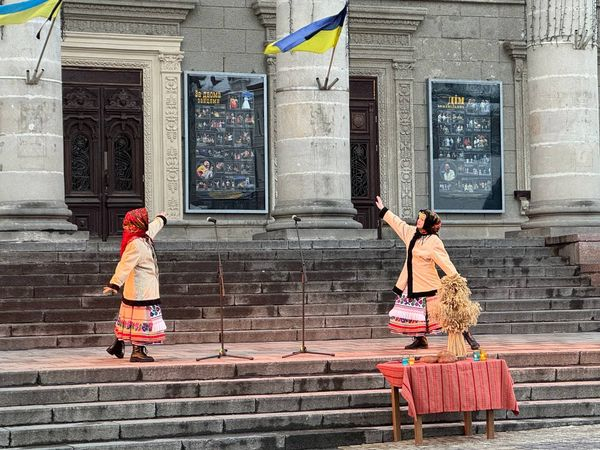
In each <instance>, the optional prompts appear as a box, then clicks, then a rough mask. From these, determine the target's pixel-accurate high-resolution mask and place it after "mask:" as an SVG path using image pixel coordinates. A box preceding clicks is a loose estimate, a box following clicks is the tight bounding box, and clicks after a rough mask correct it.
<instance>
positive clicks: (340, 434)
mask: <svg viewBox="0 0 600 450" xmlns="http://www.w3.org/2000/svg"><path fill="white" fill-rule="evenodd" d="M598 422H600V419H598V418H588V417H584V418H560V419H552V420H547V419H517V420H503V421H500V422H496V426H495V428H496V431H501V432H504V431H522V430H531V429H539V428H548V427H567V426H581V425H590V424H595V423H598ZM565 430H566V431H567V432H568V429H565ZM473 433H475V434H484V433H485V422H483V421H482V422H473ZM462 434H463V428H462V424H461V423H455V424H438V423H436V424H428V423H425V424H423V435H424V436H425V437H426V438H431V437H441V436H453V435H462ZM412 439H414V434H413V426H412V422H409V425H404V424H403V426H402V440H404V441H410V440H412ZM391 441H392V432H391V427H390V426H383V427H356V428H337V429H319V430H287V431H281V432H274V433H252V434H247V433H240V434H227V433H224V434H220V435H213V436H181V437H176V438H170V439H168V438H167V439H139V440H135V441H122V440H121V441H106V442H96V443H81V444H70V445H65V446H51V447H49V446H44V447H37V446H35V447H27V449H29V450H34V449H44V450H48V449H53V450H73V449H80V450H84V449H85V450H92V449H93V450H134V449H135V450H180V449H181V448H186V449H188V448H189V449H203V450H264V449H269V450H285V449H288V450H289V449H296V450H302V449H312V450H315V449H334V448H346V446H352V445H361V444H380V445H381V443H382V442H383V443H390V442H391ZM426 444H427V443H426ZM380 445H379V446H380ZM388 445H389V444H388ZM379 446H377V448H379ZM13 449H14V450H25V449H24V448H22V447H13Z"/></svg>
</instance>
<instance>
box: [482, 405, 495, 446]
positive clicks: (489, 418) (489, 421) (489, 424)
mask: <svg viewBox="0 0 600 450" xmlns="http://www.w3.org/2000/svg"><path fill="white" fill-rule="evenodd" d="M485 419H486V420H485V421H486V424H485V429H486V432H487V438H488V439H494V438H495V437H496V436H495V435H494V410H493V409H488V410H487V411H486V412H485Z"/></svg>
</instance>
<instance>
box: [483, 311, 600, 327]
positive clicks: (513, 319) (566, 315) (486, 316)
mask: <svg viewBox="0 0 600 450" xmlns="http://www.w3.org/2000/svg"><path fill="white" fill-rule="evenodd" d="M594 320H597V321H599V325H600V309H583V310H568V309H567V310H560V309H553V310H549V311H515V312H508V311H502V312H488V311H484V312H482V313H481V315H480V316H479V320H478V323H479V324H484V323H518V322H535V323H543V322H587V321H594Z"/></svg>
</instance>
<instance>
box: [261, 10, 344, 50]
mask: <svg viewBox="0 0 600 450" xmlns="http://www.w3.org/2000/svg"><path fill="white" fill-rule="evenodd" d="M347 12H348V3H346V5H345V6H344V8H343V9H342V10H341V11H340V12H339V13H337V14H336V15H335V16H329V17H325V18H324V19H320V20H317V21H316V22H313V23H310V24H308V25H306V26H305V27H302V28H300V29H299V30H298V31H295V32H293V33H292V34H288V35H287V36H286V37H284V38H281V39H279V40H278V41H276V42H273V43H272V44H269V45H267V47H266V48H265V54H267V55H273V54H275V53H284V52H290V51H291V52H312V53H323V52H324V51H325V50H327V49H330V48H331V47H335V46H336V45H337V43H338V40H339V38H340V34H341V33H342V27H343V26H344V20H345V19H346V14H347Z"/></svg>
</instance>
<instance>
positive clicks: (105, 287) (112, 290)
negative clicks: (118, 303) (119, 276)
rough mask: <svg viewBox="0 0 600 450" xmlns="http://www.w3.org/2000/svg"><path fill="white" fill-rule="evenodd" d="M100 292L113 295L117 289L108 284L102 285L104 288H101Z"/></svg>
mask: <svg viewBox="0 0 600 450" xmlns="http://www.w3.org/2000/svg"><path fill="white" fill-rule="evenodd" d="M102 293H103V294H104V295H115V294H116V293H117V290H116V289H113V288H111V287H109V286H104V288H103V289H102Z"/></svg>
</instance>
